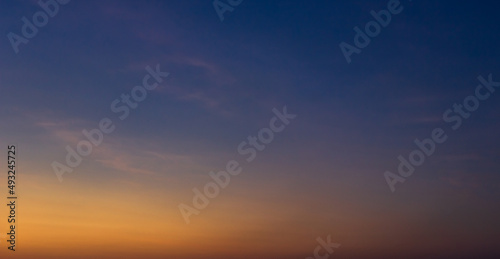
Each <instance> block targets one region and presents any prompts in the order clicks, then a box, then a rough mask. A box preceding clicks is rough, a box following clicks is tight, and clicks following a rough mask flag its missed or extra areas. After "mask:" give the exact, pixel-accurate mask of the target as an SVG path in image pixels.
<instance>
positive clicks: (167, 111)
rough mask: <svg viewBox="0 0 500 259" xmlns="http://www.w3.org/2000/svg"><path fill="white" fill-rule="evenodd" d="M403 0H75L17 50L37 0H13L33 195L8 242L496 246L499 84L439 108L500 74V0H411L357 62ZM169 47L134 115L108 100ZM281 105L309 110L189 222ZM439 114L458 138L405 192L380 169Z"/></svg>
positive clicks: (16, 140)
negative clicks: (449, 114)
mask: <svg viewBox="0 0 500 259" xmlns="http://www.w3.org/2000/svg"><path fill="white" fill-rule="evenodd" d="M387 2H388V1H305V0H304V1H286V0H276V1H274V0H273V1H262V0H261V1H251V0H244V1H243V2H242V3H241V4H240V5H239V6H237V7H235V10H234V11H233V12H227V13H225V14H224V17H225V19H224V21H223V22H221V21H220V20H219V17H218V16H217V13H216V11H215V10H214V7H213V5H212V1H210V0H204V1H200V0H189V1H185V0H171V1H78V0H73V1H71V2H70V3H68V4H67V5H64V6H61V7H60V10H59V12H58V13H57V15H55V16H54V17H53V18H50V20H49V22H48V24H47V25H46V26H44V27H42V28H40V29H39V32H38V34H37V35H36V36H35V37H33V38H32V39H30V40H29V42H28V43H27V44H21V45H20V47H19V53H17V54H16V53H15V52H14V51H13V48H12V46H11V44H10V42H9V40H8V38H7V34H8V33H9V32H14V33H17V34H20V31H21V26H22V21H21V18H22V17H23V16H26V17H28V18H30V19H31V17H32V16H33V14H34V13H35V12H37V11H39V10H40V7H39V6H38V5H37V1H2V2H0V24H1V26H2V31H3V33H4V35H5V36H4V40H2V41H0V89H1V94H0V120H1V123H0V143H1V146H2V151H1V152H2V154H4V157H5V156H6V146H7V145H10V144H16V145H17V148H18V157H17V164H18V187H17V189H18V192H19V197H20V198H19V206H18V216H19V218H18V222H19V223H18V224H17V225H18V228H19V231H18V236H17V241H18V244H17V247H16V248H17V251H16V252H14V253H13V252H11V251H9V250H7V244H6V241H5V240H6V237H5V235H2V234H0V237H1V240H0V257H2V258H42V259H43V258H68V259H73V258H175V259H197V258H234V259H243V258H259V259H277V258H278V259H281V258H283V259H284V258H289V259H290V258H291V259H295V258H297V259H298V258H305V257H307V256H312V253H313V250H314V248H315V247H316V246H317V242H316V238H318V237H323V238H326V236H328V235H331V237H332V240H333V241H335V242H337V243H340V244H341V247H340V248H338V249H336V251H335V253H334V254H333V255H331V257H330V258H487V256H491V258H498V256H500V248H499V246H498V240H500V223H499V222H498V218H499V216H500V208H499V206H498V201H499V199H500V191H499V190H500V189H499V187H500V175H499V171H500V162H499V160H498V159H497V156H498V154H500V148H499V146H498V143H500V136H499V134H498V132H500V123H499V120H498V118H499V116H500V102H499V100H500V96H498V95H500V91H499V92H497V93H496V94H492V95H491V97H490V98H489V99H487V100H485V101H482V102H481V104H480V107H479V109H478V110H477V111H475V112H474V113H473V114H472V116H471V117H470V118H469V119H467V120H464V122H463V125H462V126H461V127H460V128H459V129H458V130H456V131H452V130H450V127H449V124H447V123H445V122H443V120H442V115H443V113H444V112H445V111H446V110H447V109H449V108H451V107H452V106H453V104H454V103H459V102H462V101H463V99H464V98H465V97H466V96H468V95H470V94H473V93H474V89H475V86H476V85H477V84H478V81H477V77H478V76H480V75H482V76H484V77H487V76H488V75H489V74H492V76H493V79H494V80H496V81H500V62H499V58H500V44H499V43H500V33H499V32H500V17H499V16H498V10H499V7H500V3H498V1H431V0H425V1H424V0H422V1H409V0H402V1H401V5H402V6H403V7H404V9H403V11H402V12H401V13H400V14H397V15H394V16H393V17H392V20H391V22H390V24H389V25H388V26H387V27H386V28H383V29H382V31H381V33H380V34H379V35H378V36H376V37H375V38H373V39H372V41H371V43H370V45H368V46H367V47H366V48H364V49H362V52H361V53H360V54H359V55H358V54H355V55H353V56H352V63H350V64H348V63H347V62H346V59H345V58H344V56H343V54H342V52H341V50H340V48H339V44H340V43H341V42H343V41H345V42H347V43H349V44H353V38H354V35H355V32H354V30H353V28H354V26H360V27H364V25H365V24H366V23H367V22H369V21H371V20H372V19H373V18H372V17H371V15H370V11H371V10H375V11H379V10H381V9H385V8H387ZM157 64H160V67H161V70H162V71H168V72H169V73H170V75H169V76H168V78H166V79H165V81H164V82H163V83H161V84H160V86H159V87H158V88H156V89H155V90H153V91H150V92H149V93H148V97H147V98H146V100H145V101H143V102H141V103H140V104H139V107H138V108H137V109H135V110H132V112H131V114H130V116H129V117H128V118H127V119H125V120H123V121H120V120H118V119H117V116H116V114H113V113H112V112H111V110H110V104H111V102H112V101H113V100H115V99H117V98H118V97H119V96H120V95H121V94H123V93H129V92H130V91H131V89H132V88H133V87H134V86H136V85H138V84H140V83H141V82H142V78H143V76H144V75H145V74H146V73H147V72H146V71H145V69H144V68H145V67H146V66H148V65H149V66H152V67H154V66H156V65H157ZM283 106H287V108H288V110H289V112H290V113H294V114H297V118H296V119H294V120H293V121H292V122H291V123H290V125H288V126H287V127H286V129H285V130H284V131H283V132H281V133H278V134H276V135H275V138H274V140H273V142H272V143H270V144H269V145H268V146H267V147H266V149H265V150H264V151H262V152H260V153H259V154H258V155H257V158H256V159H255V160H254V161H253V162H251V163H246V164H244V166H243V168H244V169H243V172H242V173H241V174H240V175H238V176H234V177H232V178H231V182H230V184H229V186H228V187H227V188H225V189H223V190H221V193H220V195H219V196H218V197H217V198H215V199H213V200H211V202H210V205H209V206H208V207H207V208H206V209H204V210H203V211H202V212H201V213H200V215H196V216H193V217H192V218H191V223H190V224H189V225H187V224H185V222H184V220H183V218H182V215H181V214H180V212H179V209H178V207H177V206H178V204H179V203H186V204H188V203H190V201H191V199H192V196H193V192H192V190H191V189H192V188H194V187H197V188H202V187H203V185H204V184H205V183H207V182H208V181H209V180H210V178H209V176H208V173H209V172H210V171H219V170H223V169H224V168H225V165H226V162H227V161H229V160H232V159H236V160H239V161H243V157H242V156H241V155H239V154H238V152H237V146H238V144H239V143H240V142H242V141H244V140H245V139H246V138H247V136H249V135H255V134H256V133H257V132H258V131H259V130H260V129H261V128H263V127H265V126H267V125H268V123H269V119H270V118H271V117H272V116H273V113H272V109H273V108H277V109H281V108H282V107H283ZM104 117H109V118H112V119H113V121H114V122H115V125H116V130H115V131H114V132H113V133H111V134H108V135H105V137H104V141H103V144H102V145H100V146H99V147H96V148H95V149H94V151H93V153H92V154H91V155H90V156H88V157H86V158H85V159H84V161H83V162H82V164H81V165H80V166H79V167H77V168H76V169H75V171H74V172H73V173H71V174H66V175H64V180H63V181H62V182H59V181H58V179H57V177H56V175H55V173H54V172H53V170H52V167H51V163H52V162H53V161H55V160H57V161H60V162H63V161H64V157H65V154H66V151H65V147H66V146H67V145H70V146H73V147H74V146H75V145H76V143H77V142H78V141H79V140H82V139H84V136H83V135H82V130H83V129H91V128H96V127H97V125H98V123H99V120H100V119H102V118H104ZM436 127H442V128H443V129H446V133H447V134H448V138H449V139H448V140H447V141H446V142H445V143H443V144H441V145H438V146H437V148H436V152H435V153H434V154H433V155H432V156H430V157H428V158H427V159H426V161H425V164H424V165H422V166H421V167H418V168H417V169H416V171H415V173H414V174H413V175H412V176H411V177H409V178H408V179H407V180H406V182H405V183H402V184H398V185H397V186H396V191H395V192H394V193H392V192H391V191H390V190H389V188H388V185H387V183H386V181H385V179H384V177H383V173H384V172H385V171H387V170H389V171H392V172H396V171H397V170H396V168H397V165H398V160H397V157H398V156H399V155H400V154H401V155H404V156H407V155H408V154H409V153H410V152H411V151H412V150H413V149H415V148H416V147H415V145H414V144H413V140H414V139H415V138H419V139H422V138H428V137H429V136H430V132H431V131H432V129H434V128H436ZM5 162H6V161H5V160H2V161H0V165H2V166H3V167H5V168H6V166H5ZM2 170H4V171H3V172H6V169H2ZM1 175H3V176H4V177H2V180H1V181H0V187H1V188H0V190H6V182H7V181H6V173H2V174H1ZM1 193H2V197H4V198H3V199H5V197H6V194H7V191H2V192H1ZM5 201H6V199H5ZM0 211H1V217H0V222H1V223H0V229H1V233H3V234H5V233H6V232H7V228H8V226H7V220H6V219H7V213H8V211H7V208H6V207H5V206H2V209H1V210H0ZM447 256H448V257H447ZM495 256H496V257H495Z"/></svg>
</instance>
